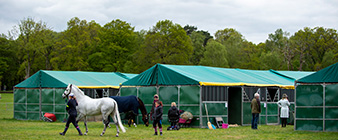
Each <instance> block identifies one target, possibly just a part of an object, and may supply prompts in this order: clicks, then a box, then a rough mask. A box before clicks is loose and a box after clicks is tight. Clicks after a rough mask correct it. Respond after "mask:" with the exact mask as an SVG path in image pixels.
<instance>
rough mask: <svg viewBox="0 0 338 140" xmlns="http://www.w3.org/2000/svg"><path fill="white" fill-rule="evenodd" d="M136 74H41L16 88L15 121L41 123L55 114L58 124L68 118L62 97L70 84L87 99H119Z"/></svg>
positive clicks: (46, 72) (66, 72) (49, 72)
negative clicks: (123, 85)
mask: <svg viewBox="0 0 338 140" xmlns="http://www.w3.org/2000/svg"><path fill="white" fill-rule="evenodd" d="M135 76H136V74H124V73H118V72H83V71H47V70H40V71H38V72H37V73H35V74H34V75H32V76H31V77H29V78H28V79H26V80H24V81H22V82H21V83H19V84H17V85H16V86H15V87H14V118H15V119H22V120H39V119H40V118H41V113H43V112H44V113H45V112H48V113H53V114H55V115H56V117H57V120H61V121H63V120H64V118H66V112H65V100H64V99H62V97H61V95H62V93H63V92H64V90H65V88H66V87H67V85H68V84H70V83H71V84H74V85H76V86H78V87H79V88H81V89H82V90H83V91H84V92H85V93H86V94H87V95H88V96H91V97H92V98H99V97H103V96H112V95H116V94H117V92H118V91H119V86H120V84H121V83H123V82H125V81H127V80H128V79H130V78H133V77H135Z"/></svg>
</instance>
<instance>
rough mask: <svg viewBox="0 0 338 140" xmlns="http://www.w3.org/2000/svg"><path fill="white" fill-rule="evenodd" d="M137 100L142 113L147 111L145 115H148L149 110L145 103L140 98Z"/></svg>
mask: <svg viewBox="0 0 338 140" xmlns="http://www.w3.org/2000/svg"><path fill="white" fill-rule="evenodd" d="M137 100H138V101H139V104H140V105H139V108H140V110H141V112H142V110H144V111H145V113H146V114H147V109H146V107H145V106H144V103H143V101H142V100H141V99H140V98H139V97H137Z"/></svg>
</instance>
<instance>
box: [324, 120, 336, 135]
mask: <svg viewBox="0 0 338 140" xmlns="http://www.w3.org/2000/svg"><path fill="white" fill-rule="evenodd" d="M325 131H335V132H337V131H338V120H326V121H325Z"/></svg>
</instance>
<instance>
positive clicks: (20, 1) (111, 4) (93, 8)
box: [0, 0, 338, 44]
mask: <svg viewBox="0 0 338 140" xmlns="http://www.w3.org/2000/svg"><path fill="white" fill-rule="evenodd" d="M27 17H31V18H33V19H35V20H36V21H39V20H41V21H43V22H45V23H47V25H48V26H49V27H50V28H52V29H53V30H54V31H57V32H60V31H64V30H66V29H67V22H68V21H69V20H70V19H71V18H73V17H79V18H80V19H81V20H87V21H91V20H94V21H95V22H97V23H99V24H101V25H102V26H103V25H104V24H106V23H108V22H111V21H112V20H115V19H121V20H123V21H126V22H127V23H130V24H131V25H132V26H133V27H135V30H136V31H139V30H141V29H145V30H149V29H150V28H152V27H153V26H154V25H155V24H156V23H157V22H158V21H160V20H165V19H168V20H171V21H173V22H174V23H177V24H180V25H181V26H182V27H184V26H185V25H187V24H188V25H192V26H196V27H197V28H198V30H204V31H208V32H209V33H210V34H211V35H212V36H214V34H215V33H216V31H217V30H223V29H225V28H234V29H236V30H237V31H238V32H240V33H241V34H242V35H243V36H244V37H245V39H246V40H248V41H251V42H253V43H255V44H258V43H260V42H265V40H266V39H267V38H268V35H269V34H271V33H274V32H275V31H276V30H277V29H279V28H281V29H283V30H284V31H287V32H290V34H291V35H293V34H294V33H295V32H297V31H298V30H301V29H303V28H304V27H311V28H314V27H318V26H320V27H324V28H333V29H336V30H337V29H338V1H337V0H0V33H5V34H7V32H8V31H9V30H11V29H13V26H17V25H18V24H19V22H20V20H23V19H24V18H27Z"/></svg>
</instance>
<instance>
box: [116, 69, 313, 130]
mask: <svg viewBox="0 0 338 140" xmlns="http://www.w3.org/2000/svg"><path fill="white" fill-rule="evenodd" d="M311 73H312V72H290V71H274V70H244V69H230V68H217V67H207V66H187V65H165V64H156V65H155V66H153V67H151V68H149V69H148V70H146V71H144V72H143V73H141V74H139V75H137V76H135V77H134V78H131V79H130V80H128V81H126V82H124V83H122V87H121V89H120V93H121V96H127V95H136V96H138V97H140V98H141V99H142V100H143V101H144V103H145V104H146V107H147V109H148V110H150V108H151V104H152V100H153V98H152V97H153V95H154V94H159V96H160V100H161V101H162V102H163V103H164V112H166V111H167V110H168V109H169V108H170V103H171V102H176V103H177V104H178V107H179V109H181V110H185V111H189V112H191V113H192V114H193V115H194V118H195V120H194V121H193V124H192V125H193V126H198V127H205V126H206V122H207V120H206V118H207V116H206V113H205V108H204V107H205V106H204V104H206V105H207V108H208V111H209V117H210V118H211V119H212V121H214V120H213V119H214V118H216V117H221V118H223V120H224V121H225V122H226V123H230V124H234V123H235V124H240V125H249V124H250V122H251V110H250V101H251V99H252V98H253V94H254V93H255V92H258V93H260V94H261V100H262V101H263V102H264V104H262V108H263V113H262V115H261V124H269V123H278V122H279V120H278V106H277V104H276V103H275V102H276V101H278V99H279V98H280V97H281V94H280V93H281V92H283V93H285V92H287V93H288V94H289V95H292V94H293V89H294V81H295V79H298V78H299V77H302V76H305V75H308V74H311ZM165 119H166V117H164V121H163V122H167V120H165ZM214 123H215V122H214Z"/></svg>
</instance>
